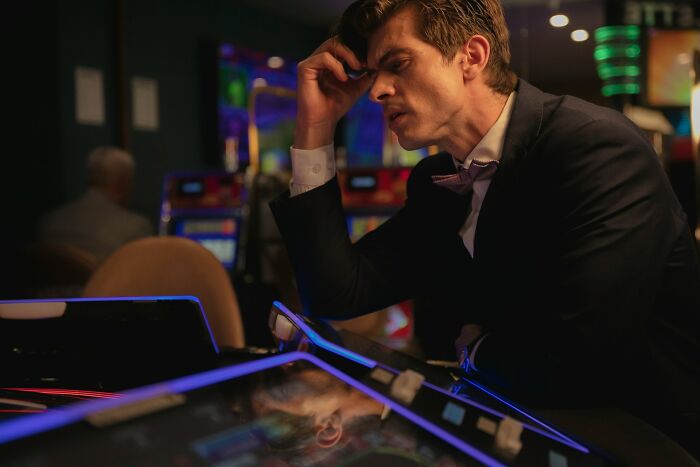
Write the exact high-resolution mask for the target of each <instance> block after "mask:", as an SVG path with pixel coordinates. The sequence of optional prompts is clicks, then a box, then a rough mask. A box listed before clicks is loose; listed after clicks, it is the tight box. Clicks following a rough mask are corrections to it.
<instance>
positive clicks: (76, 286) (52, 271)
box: [16, 241, 98, 298]
mask: <svg viewBox="0 0 700 467" xmlns="http://www.w3.org/2000/svg"><path fill="white" fill-rule="evenodd" d="M20 258H21V261H20V263H21V264H20V265H19V268H18V270H17V271H16V274H18V275H19V276H20V278H19V282H21V286H20V288H22V289H24V290H23V291H22V298H58V297H60V298H68V297H79V296H80V294H81V291H82V288H83V286H84V285H85V283H86V282H87V281H88V279H89V278H90V276H91V275H92V273H93V272H94V271H95V269H96V268H97V265H98V261H97V257H95V256H94V255H93V254H92V253H90V252H88V251H85V250H83V249H81V248H78V247H76V246H73V245H68V244H65V243H57V242H49V241H40V242H36V243H32V244H30V245H28V246H26V247H25V248H24V249H23V250H22V252H21V254H20Z"/></svg>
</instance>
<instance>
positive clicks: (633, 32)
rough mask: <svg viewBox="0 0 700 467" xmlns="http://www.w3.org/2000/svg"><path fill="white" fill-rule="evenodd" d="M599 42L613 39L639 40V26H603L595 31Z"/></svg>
mask: <svg viewBox="0 0 700 467" xmlns="http://www.w3.org/2000/svg"><path fill="white" fill-rule="evenodd" d="M593 34H594V37H595V40H596V42H597V43H600V42H607V41H610V40H613V39H620V40H627V41H632V42H636V41H637V40H639V35H640V29H639V26H634V25H629V26H603V27H601V28H598V29H596V30H595V32H594V33H593Z"/></svg>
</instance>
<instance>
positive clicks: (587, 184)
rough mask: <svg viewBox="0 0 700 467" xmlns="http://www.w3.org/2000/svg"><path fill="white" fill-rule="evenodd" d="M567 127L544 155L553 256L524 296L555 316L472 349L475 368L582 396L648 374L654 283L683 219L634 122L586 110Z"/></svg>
mask: <svg viewBox="0 0 700 467" xmlns="http://www.w3.org/2000/svg"><path fill="white" fill-rule="evenodd" d="M569 135H570V136H569V137H568V138H566V140H564V139H561V140H560V146H561V148H560V150H558V151H556V154H557V156H556V158H553V159H551V160H549V161H548V162H549V164H550V172H549V173H548V176H551V177H552V179H553V180H554V183H555V185H556V187H555V189H554V190H555V191H554V194H555V195H556V196H555V199H556V201H554V203H555V204H556V210H555V212H556V214H555V215H556V216H557V218H556V220H555V223H554V224H553V225H557V226H558V227H557V228H558V229H559V230H558V232H557V233H556V238H558V244H557V245H554V246H553V247H554V249H555V250H554V259H555V263H556V264H557V266H556V269H555V273H554V274H553V277H552V284H551V287H549V288H548V290H549V292H548V293H547V294H546V296H543V297H541V298H540V300H539V302H538V303H534V304H531V305H530V306H533V305H537V306H541V307H542V308H546V309H548V310H549V313H548V316H550V318H551V319H549V320H547V321H542V322H538V323H533V326H532V327H531V328H530V327H528V328H520V329H508V328H506V329H502V330H495V332H493V333H492V334H490V335H489V336H488V338H487V339H485V340H484V341H483V342H482V344H481V346H480V348H479V352H478V354H477V356H476V364H477V367H478V368H479V370H480V377H482V378H483V379H485V380H486V381H487V382H489V383H490V384H492V385H494V386H497V387H500V388H505V389H512V390H515V392H516V393H518V395H519V397H523V394H525V396H524V397H525V398H527V399H532V397H531V396H533V395H537V394H540V395H541V396H542V397H548V396H547V394H549V395H551V394H552V393H558V395H561V394H564V393H565V394H567V395H569V396H571V397H572V398H576V399H578V400H580V395H581V393H582V392H586V393H587V394H588V396H593V395H594V394H595V393H596V392H598V391H600V393H601V394H602V393H603V392H604V391H605V390H604V387H605V385H604V384H601V383H600V382H601V381H604V380H606V379H607V378H615V379H617V380H618V381H619V380H620V379H623V378H625V377H626V376H627V375H639V374H644V365H645V364H648V362H649V355H648V354H647V352H648V349H647V346H646V345H645V344H644V343H645V342H646V335H645V333H646V325H647V323H648V320H649V318H650V314H651V312H652V309H653V307H654V302H655V300H656V298H657V297H656V291H657V290H658V284H659V282H660V281H661V278H662V275H663V273H664V270H665V267H666V262H667V258H668V257H669V254H670V252H671V249H672V247H673V244H674V242H675V241H676V239H677V238H679V236H681V233H682V230H683V229H684V228H687V226H686V225H685V218H684V215H683V213H682V211H681V209H680V207H679V206H678V202H677V200H676V199H675V195H674V194H673V192H672V190H671V188H670V185H669V183H668V181H667V179H666V176H665V174H664V173H663V169H662V167H661V165H660V163H659V161H658V159H657V157H656V154H655V153H654V151H653V149H652V148H651V146H650V145H649V144H648V143H647V141H646V140H645V139H644V137H643V135H641V134H640V132H638V131H637V130H636V129H635V128H632V127H631V124H630V125H627V123H626V122H625V121H621V120H619V121H606V120H591V121H588V122H586V123H584V124H582V125H580V126H579V128H578V129H576V130H575V131H574V132H573V133H569ZM530 312H532V310H530ZM593 374H596V375H597V376H596V377H591V375H593ZM528 396H530V397H528Z"/></svg>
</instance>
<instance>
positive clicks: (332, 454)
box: [3, 360, 476, 467]
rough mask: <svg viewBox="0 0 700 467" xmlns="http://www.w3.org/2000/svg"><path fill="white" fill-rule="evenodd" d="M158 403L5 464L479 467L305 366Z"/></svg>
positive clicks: (47, 442)
mask: <svg viewBox="0 0 700 467" xmlns="http://www.w3.org/2000/svg"><path fill="white" fill-rule="evenodd" d="M152 401H153V404H156V403H158V404H160V405H161V407H162V410H158V411H156V413H152V414H149V415H147V416H141V417H138V416H136V417H133V419H129V418H127V419H126V420H125V421H123V422H121V423H116V424H115V423H114V422H111V423H110V422H109V414H108V413H105V416H101V414H100V413H99V412H97V413H95V414H94V415H91V416H88V417H87V419H88V423H85V424H84V426H81V427H74V428H80V429H82V430H83V432H82V433H80V436H72V437H71V436H63V437H61V436H60V434H61V433H55V434H56V435H57V436H54V437H53V439H41V440H36V439H35V440H33V441H35V442H36V441H40V444H39V445H40V446H41V449H26V450H25V451H24V452H21V454H20V455H19V456H17V455H14V456H13V455H12V453H9V455H8V453H7V452H4V453H3V454H4V456H3V458H4V459H5V460H8V459H9V460H11V461H12V465H32V466H36V467H40V466H49V465H99V464H100V463H104V460H105V453H109V463H110V465H130V466H155V465H181V466H185V465H187V466H189V465H199V466H224V465H227V466H234V465H235V466H270V467H271V466H299V465H316V466H336V465H345V466H367V465H379V464H381V463H384V465H387V466H393V465H409V466H410V465H416V466H418V465H445V466H459V465H475V464H476V462H475V461H474V460H472V459H470V458H469V457H467V456H466V455H465V454H463V453H462V452H461V451H459V450H458V449H456V448H454V447H452V446H450V445H449V444H447V443H446V442H444V441H442V440H441V439H439V438H438V437H437V436H435V435H433V434H431V433H430V432H428V431H427V430H426V429H424V428H422V427H421V426H419V425H418V424H414V423H412V422H410V421H408V420H407V419H406V418H403V417H402V416H401V415H399V414H397V413H395V412H390V411H386V410H385V406H384V404H383V403H382V402H381V401H379V400H377V399H374V398H372V397H370V396H369V395H367V394H365V393H364V392H362V391H360V390H359V389H356V388H355V387H352V386H350V385H349V384H348V383H347V382H346V381H345V377H344V376H343V379H341V374H340V373H338V374H335V373H330V372H328V371H326V370H323V369H321V368H319V367H318V366H316V365H315V364H313V363H311V362H307V361H304V360H297V361H291V362H289V363H288V364H285V365H284V366H276V367H273V368H268V369H266V370H263V371H258V372H256V373H253V374H250V375H245V376H242V377H239V378H236V379H231V380H229V381H224V382H222V383H219V384H218V385H212V386H208V387H204V388H202V389H196V390H194V391H189V392H186V393H184V394H172V395H170V396H163V397H162V402H160V403H159V402H158V398H153V399H152ZM90 425H92V427H91V426H90ZM95 427H97V428H95ZM73 433H74V434H76V433H75V430H74V431H73ZM51 434H54V433H48V435H51ZM47 438H48V437H47Z"/></svg>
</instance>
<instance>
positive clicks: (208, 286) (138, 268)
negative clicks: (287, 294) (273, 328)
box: [83, 237, 245, 348]
mask: <svg viewBox="0 0 700 467" xmlns="http://www.w3.org/2000/svg"><path fill="white" fill-rule="evenodd" d="M159 295H160V296H173V295H192V296H195V297H197V298H198V299H199V301H200V302H201V304H202V307H203V308H204V313H205V315H206V317H207V320H208V321H209V325H210V326H211V330H212V333H213V334H214V339H215V340H216V343H217V344H218V345H219V346H220V347H237V348H240V347H243V346H244V345H245V339H244V335H243V334H244V333H243V322H242V320H241V313H240V309H239V306H238V300H237V299H236V294H235V292H234V290H233V286H232V285H231V280H230V278H229V276H228V274H227V273H226V270H225V269H224V267H223V265H222V264H221V263H220V262H219V261H218V260H217V259H216V257H215V256H214V255H213V254H212V253H211V252H209V250H207V249H206V248H204V247H203V246H201V245H200V244H199V243H196V242H194V241H192V240H189V239H186V238H180V237H147V238H143V239H139V240H135V241H133V242H130V243H128V244H126V245H124V246H122V247H121V248H119V249H118V250H117V251H115V252H114V253H113V254H112V255H110V256H109V257H107V259H105V261H104V262H103V263H102V264H101V265H100V267H99V268H98V269H97V270H96V271H95V273H94V274H93V275H92V277H91V278H90V280H89V281H88V283H87V284H86V285H85V288H84V290H83V296H84V297H128V296H131V297H136V296H159Z"/></svg>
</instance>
